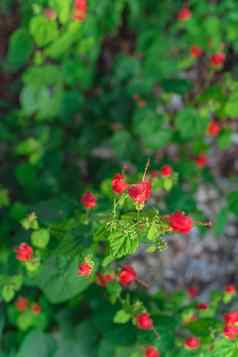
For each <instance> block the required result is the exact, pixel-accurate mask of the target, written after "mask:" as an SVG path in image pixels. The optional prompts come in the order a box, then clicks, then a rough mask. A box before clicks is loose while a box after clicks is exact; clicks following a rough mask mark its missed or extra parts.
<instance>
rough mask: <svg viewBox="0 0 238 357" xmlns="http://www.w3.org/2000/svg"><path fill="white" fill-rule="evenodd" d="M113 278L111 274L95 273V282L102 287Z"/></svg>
mask: <svg viewBox="0 0 238 357" xmlns="http://www.w3.org/2000/svg"><path fill="white" fill-rule="evenodd" d="M113 279H114V277H113V275H112V274H102V273H97V284H98V285H100V286H101V287H102V288H106V287H107V283H109V282H110V281H112V280H113Z"/></svg>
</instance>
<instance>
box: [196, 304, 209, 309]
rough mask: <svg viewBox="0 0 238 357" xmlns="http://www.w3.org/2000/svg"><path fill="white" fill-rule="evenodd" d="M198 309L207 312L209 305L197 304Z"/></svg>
mask: <svg viewBox="0 0 238 357" xmlns="http://www.w3.org/2000/svg"><path fill="white" fill-rule="evenodd" d="M197 309H198V310H207V309H208V304H205V303H200V304H197Z"/></svg>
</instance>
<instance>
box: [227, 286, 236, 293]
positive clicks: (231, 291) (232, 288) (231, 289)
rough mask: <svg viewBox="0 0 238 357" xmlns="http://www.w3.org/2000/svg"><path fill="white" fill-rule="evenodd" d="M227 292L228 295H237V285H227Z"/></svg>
mask: <svg viewBox="0 0 238 357" xmlns="http://www.w3.org/2000/svg"><path fill="white" fill-rule="evenodd" d="M225 292H226V293H227V294H235V293H236V287H235V285H233V284H230V285H227V286H226V287H225Z"/></svg>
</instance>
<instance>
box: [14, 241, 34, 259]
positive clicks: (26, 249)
mask: <svg viewBox="0 0 238 357" xmlns="http://www.w3.org/2000/svg"><path fill="white" fill-rule="evenodd" d="M15 252H16V259H17V260H20V261H21V262H27V261H29V260H31V259H32V256H33V249H32V247H31V246H30V245H29V244H27V243H21V244H20V245H19V247H17V248H16V250H15Z"/></svg>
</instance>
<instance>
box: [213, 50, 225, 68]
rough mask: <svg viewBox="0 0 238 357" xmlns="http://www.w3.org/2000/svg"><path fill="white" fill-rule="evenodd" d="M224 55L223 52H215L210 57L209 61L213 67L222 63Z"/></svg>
mask: <svg viewBox="0 0 238 357" xmlns="http://www.w3.org/2000/svg"><path fill="white" fill-rule="evenodd" d="M225 59H226V55H225V53H223V52H218V53H215V54H214V55H212V56H211V57H210V62H211V65H212V66H213V67H220V66H222V65H223V64H224V62H225Z"/></svg>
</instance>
